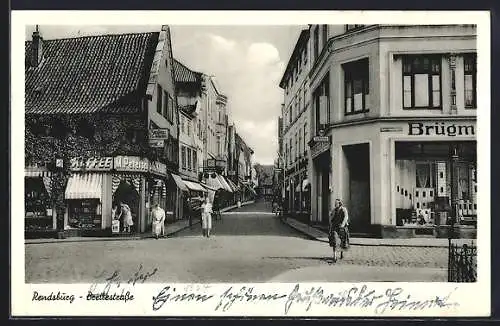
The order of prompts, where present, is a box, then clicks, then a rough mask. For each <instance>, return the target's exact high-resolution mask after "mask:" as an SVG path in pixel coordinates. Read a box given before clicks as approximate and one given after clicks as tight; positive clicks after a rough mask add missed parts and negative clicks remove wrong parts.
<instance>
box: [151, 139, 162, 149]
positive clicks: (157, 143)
mask: <svg viewBox="0 0 500 326" xmlns="http://www.w3.org/2000/svg"><path fill="white" fill-rule="evenodd" d="M149 146H150V147H154V148H163V147H165V140H163V139H149Z"/></svg>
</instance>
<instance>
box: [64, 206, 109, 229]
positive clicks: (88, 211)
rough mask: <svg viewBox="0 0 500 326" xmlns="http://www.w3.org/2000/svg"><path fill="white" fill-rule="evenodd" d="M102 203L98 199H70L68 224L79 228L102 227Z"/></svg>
mask: <svg viewBox="0 0 500 326" xmlns="http://www.w3.org/2000/svg"><path fill="white" fill-rule="evenodd" d="M101 222H102V218H101V205H100V202H99V200H98V199H81V200H80V199H79V200H76V199H75V200H69V201H68V224H69V226H70V227H72V228H78V229H100V228H101Z"/></svg>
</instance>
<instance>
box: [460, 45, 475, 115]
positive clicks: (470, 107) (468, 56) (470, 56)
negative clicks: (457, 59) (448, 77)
mask: <svg viewBox="0 0 500 326" xmlns="http://www.w3.org/2000/svg"><path fill="white" fill-rule="evenodd" d="M467 59H470V60H472V63H471V66H472V70H470V71H468V70H466V69H465V67H466V60H467ZM463 61H464V107H465V109H467V110H474V109H477V53H467V54H464V56H463ZM468 75H472V97H473V98H472V105H467V104H466V102H467V101H466V98H465V96H466V95H465V77H466V76H468Z"/></svg>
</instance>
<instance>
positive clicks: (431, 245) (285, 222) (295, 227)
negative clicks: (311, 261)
mask: <svg viewBox="0 0 500 326" xmlns="http://www.w3.org/2000/svg"><path fill="white" fill-rule="evenodd" d="M288 219H292V218H290V217H288V218H287V219H286V220H284V219H281V218H280V221H281V222H282V223H284V224H286V225H288V226H289V227H291V228H292V229H294V230H296V231H298V232H300V233H302V234H304V235H305V236H307V237H308V238H310V239H312V240H315V241H319V242H324V243H328V240H323V239H321V238H318V237H316V236H314V235H313V234H312V233H310V232H307V231H306V230H304V229H302V228H300V227H298V226H295V225H292V224H290V223H289V222H288ZM294 220H295V219H294ZM295 221H296V220H295ZM296 222H297V223H301V222H299V221H296ZM302 224H303V223H302ZM304 225H306V224H304ZM307 227H308V228H314V227H312V226H307ZM318 231H319V232H323V231H321V230H318ZM350 246H360V247H361V246H363V247H409V248H425V247H427V248H448V245H442V244H433V243H429V244H404V243H403V244H395V243H351V244H350Z"/></svg>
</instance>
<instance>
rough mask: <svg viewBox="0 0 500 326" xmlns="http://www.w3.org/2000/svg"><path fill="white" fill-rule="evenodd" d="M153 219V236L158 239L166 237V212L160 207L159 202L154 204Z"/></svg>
mask: <svg viewBox="0 0 500 326" xmlns="http://www.w3.org/2000/svg"><path fill="white" fill-rule="evenodd" d="M151 218H152V221H153V227H152V229H153V236H154V237H155V238H156V239H158V238H159V237H160V236H163V235H165V210H164V209H163V208H161V207H160V205H159V204H158V202H155V203H154V204H153V209H152V210H151Z"/></svg>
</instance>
